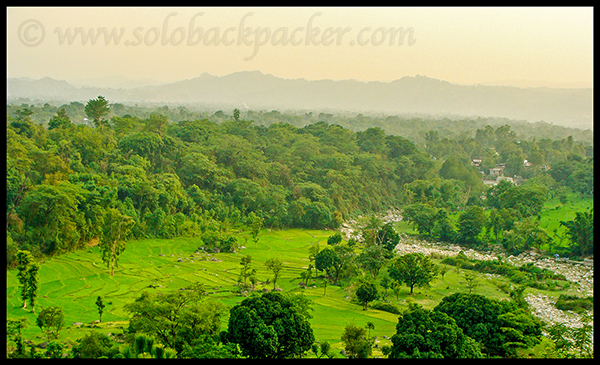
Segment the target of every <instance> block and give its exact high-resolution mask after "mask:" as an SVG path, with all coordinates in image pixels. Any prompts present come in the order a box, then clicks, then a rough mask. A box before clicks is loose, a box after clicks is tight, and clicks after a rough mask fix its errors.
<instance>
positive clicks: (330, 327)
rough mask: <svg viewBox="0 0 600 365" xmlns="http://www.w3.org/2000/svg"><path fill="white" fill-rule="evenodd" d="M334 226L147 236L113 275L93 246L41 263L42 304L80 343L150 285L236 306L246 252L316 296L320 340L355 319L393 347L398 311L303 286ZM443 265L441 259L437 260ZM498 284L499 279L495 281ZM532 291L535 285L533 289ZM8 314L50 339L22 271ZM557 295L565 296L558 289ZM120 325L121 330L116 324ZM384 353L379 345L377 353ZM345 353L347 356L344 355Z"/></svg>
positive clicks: (439, 288)
mask: <svg viewBox="0 0 600 365" xmlns="http://www.w3.org/2000/svg"><path fill="white" fill-rule="evenodd" d="M331 234H332V232H331V231H312V230H301V229H292V230H282V231H269V230H264V231H263V233H262V235H261V238H260V241H259V242H258V244H257V245H256V247H255V246H254V242H252V241H251V240H250V239H247V240H246V238H248V235H247V233H244V232H240V235H239V237H240V240H239V242H241V243H242V245H244V246H245V248H243V249H240V250H239V253H216V254H205V253H201V252H199V251H198V247H199V246H200V245H201V242H200V240H199V239H197V238H175V239H148V240H141V241H130V242H129V243H128V244H127V249H126V250H125V251H124V253H123V254H122V255H121V258H120V264H119V268H118V269H115V275H114V276H112V277H111V276H110V275H109V274H108V269H107V268H106V266H105V265H104V264H103V263H102V261H101V256H100V252H99V249H98V248H97V247H91V248H88V249H86V250H82V251H77V252H71V253H68V254H65V255H61V256H58V257H55V258H51V259H48V260H46V261H45V262H44V263H42V266H41V270H40V279H41V280H40V281H41V282H40V291H39V294H38V301H37V305H36V308H37V309H38V313H39V310H40V309H41V308H42V307H48V306H58V307H61V308H63V310H64V313H65V329H63V330H62V331H61V336H60V339H61V340H63V341H64V340H71V341H74V340H76V339H77V338H80V337H82V336H83V335H85V334H86V333H87V332H88V331H89V330H90V329H89V328H80V327H79V326H76V325H73V324H74V323H77V322H79V323H84V324H91V323H93V322H94V321H96V320H97V319H98V312H97V308H96V306H95V301H96V298H97V297H98V296H102V297H103V299H104V301H105V302H106V303H108V305H107V307H106V308H105V313H104V315H103V318H102V319H103V323H102V324H100V326H99V328H98V330H100V331H102V332H105V333H106V332H115V331H116V332H120V331H121V330H122V329H123V328H125V327H126V321H127V319H128V316H127V313H125V311H124V310H123V306H124V305H125V304H127V303H129V302H131V301H133V300H134V299H135V298H136V297H137V296H139V295H140V293H141V292H143V291H144V290H148V291H155V292H167V291H171V290H177V289H179V288H181V287H184V286H187V285H189V284H191V283H194V282H201V283H203V284H204V285H205V287H206V289H207V291H208V292H209V295H210V297H211V298H213V299H215V300H218V301H220V302H222V303H223V304H225V305H226V306H228V307H230V306H232V305H235V304H236V303H239V302H241V301H242V300H243V299H244V297H242V296H240V295H238V294H237V289H238V287H237V286H236V283H237V278H238V274H239V270H240V259H241V257H242V256H243V255H250V256H252V265H253V267H254V268H255V269H256V270H257V279H258V284H257V289H258V290H263V289H264V290H272V289H273V283H272V282H267V280H271V279H272V273H271V272H270V271H269V270H268V269H267V268H266V267H265V265H264V263H265V262H266V261H267V260H268V259H270V258H273V257H277V258H279V259H280V260H281V261H283V264H284V268H283V270H282V272H281V276H280V278H279V279H278V281H277V287H278V288H280V289H281V290H283V291H285V292H297V293H303V294H304V295H306V296H307V298H308V299H310V300H312V301H313V305H312V308H313V312H312V313H313V316H314V317H313V319H312V320H311V323H312V327H313V330H314V333H315V337H316V339H317V340H318V341H328V342H330V343H331V344H332V346H333V348H334V349H336V353H339V349H341V347H342V344H341V342H340V337H341V335H342V332H343V330H344V327H345V326H346V325H347V324H349V323H354V324H355V325H359V326H365V325H366V324H367V322H372V323H373V324H374V326H375V329H373V330H371V331H370V332H371V336H377V337H378V341H380V342H378V344H379V345H383V344H389V340H387V339H384V338H383V336H388V337H391V336H392V335H393V334H394V333H395V326H396V323H397V315H395V314H392V313H388V312H384V311H380V310H374V309H371V308H369V309H368V310H367V311H364V310H363V309H362V306H361V305H358V304H356V303H355V302H353V301H351V298H352V296H353V293H350V292H349V291H348V290H346V289H344V288H342V287H340V286H333V285H328V286H327V288H326V290H325V288H324V287H323V286H322V281H321V280H317V282H316V285H315V286H314V287H313V286H310V287H308V288H303V287H301V286H299V285H298V284H299V282H300V281H301V279H300V273H301V272H302V271H304V270H305V269H306V268H307V267H308V264H309V260H308V248H309V247H310V245H311V244H315V243H319V245H320V246H321V247H322V248H323V247H325V246H326V245H327V244H326V242H327V237H328V236H329V235H331ZM434 262H436V263H438V264H439V262H440V260H438V259H435V260H434ZM463 271H464V270H460V269H456V268H455V267H452V266H448V272H447V273H446V274H445V275H444V277H443V278H441V277H440V276H438V278H437V279H436V280H435V281H434V282H433V283H432V285H431V287H430V288H426V289H423V288H415V291H414V294H413V295H412V296H410V295H409V288H403V289H402V291H401V292H400V293H399V295H398V297H397V298H396V294H394V293H393V292H392V291H391V290H388V291H387V292H386V294H387V297H386V300H389V301H390V302H391V303H393V304H395V305H397V306H398V307H399V308H400V309H401V310H402V309H405V308H407V307H408V302H410V301H414V302H416V303H419V304H421V305H423V306H424V307H425V308H428V309H431V308H433V307H434V306H436V305H437V304H438V303H439V301H440V300H441V299H442V298H443V297H445V296H447V295H450V294H452V293H455V292H458V291H462V292H466V291H467V289H466V288H465V285H464V284H465V281H464V273H463ZM477 276H478V283H479V286H477V287H476V288H475V290H474V293H478V294H483V295H486V296H488V297H492V298H508V295H507V294H506V293H504V292H502V291H501V290H499V288H498V286H497V285H496V284H497V283H499V282H507V280H508V279H506V278H502V277H495V278H492V277H491V276H486V275H483V274H479V273H477ZM495 283H496V284H495ZM527 290H528V291H529V290H533V289H527ZM6 294H7V318H8V319H16V318H19V317H26V318H27V319H28V320H29V323H30V325H29V328H28V329H27V330H26V331H25V332H24V337H25V338H27V339H31V340H33V341H34V342H42V341H45V338H44V337H43V336H42V332H41V331H40V329H39V328H38V327H36V325H35V317H36V315H34V314H32V313H31V312H30V311H29V310H23V309H22V308H21V305H22V303H21V301H20V299H19V293H18V284H17V279H16V270H9V271H8V272H7V291H6ZM553 294H554V295H556V296H558V294H559V293H557V292H554V293H553ZM227 317H228V313H227V315H226V316H224V318H223V325H222V329H223V330H225V329H226V326H227V319H228V318H227ZM115 327H116V329H115ZM378 354H380V351H379V349H375V351H374V355H375V356H377V355H378ZM340 356H341V355H340Z"/></svg>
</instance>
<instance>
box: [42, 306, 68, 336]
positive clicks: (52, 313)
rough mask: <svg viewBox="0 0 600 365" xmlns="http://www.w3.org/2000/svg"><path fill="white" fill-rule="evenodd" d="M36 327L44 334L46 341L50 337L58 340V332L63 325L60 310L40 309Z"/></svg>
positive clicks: (63, 319) (51, 308)
mask: <svg viewBox="0 0 600 365" xmlns="http://www.w3.org/2000/svg"><path fill="white" fill-rule="evenodd" d="M36 324H37V326H38V327H39V328H40V329H41V330H42V331H44V328H45V331H44V332H46V335H47V336H48V339H49V340H50V336H52V337H54V338H58V332H59V331H60V330H61V328H62V327H63V326H64V324H65V315H64V313H63V310H62V308H59V307H48V308H44V309H42V311H41V312H40V314H38V316H37V318H36Z"/></svg>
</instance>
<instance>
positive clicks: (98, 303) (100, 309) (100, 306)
mask: <svg viewBox="0 0 600 365" xmlns="http://www.w3.org/2000/svg"><path fill="white" fill-rule="evenodd" d="M96 307H97V308H98V314H99V315H100V322H102V313H104V308H105V307H106V304H104V301H103V300H102V297H101V296H98V299H96Z"/></svg>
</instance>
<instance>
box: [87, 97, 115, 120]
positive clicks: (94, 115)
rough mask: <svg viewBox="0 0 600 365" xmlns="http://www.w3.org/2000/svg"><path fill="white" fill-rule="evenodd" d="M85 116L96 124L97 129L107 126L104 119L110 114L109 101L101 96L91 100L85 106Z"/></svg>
mask: <svg viewBox="0 0 600 365" xmlns="http://www.w3.org/2000/svg"><path fill="white" fill-rule="evenodd" d="M84 111H85V115H86V116H87V117H88V118H89V119H90V120H91V121H92V122H93V123H94V125H95V126H96V127H101V126H104V125H106V123H107V122H108V121H107V120H106V119H104V118H105V117H106V116H107V115H108V113H109V112H110V106H109V105H108V100H106V99H105V98H104V96H101V95H99V96H98V98H97V99H90V100H89V101H88V102H87V104H86V105H85V109H84Z"/></svg>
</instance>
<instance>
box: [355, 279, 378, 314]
mask: <svg viewBox="0 0 600 365" xmlns="http://www.w3.org/2000/svg"><path fill="white" fill-rule="evenodd" d="M356 297H357V298H358V300H359V301H360V302H361V303H362V305H363V310H365V311H366V310H367V305H368V304H369V303H370V302H372V301H374V300H375V299H377V297H378V293H377V287H376V286H375V284H373V283H371V282H370V281H367V280H362V281H361V282H360V284H359V285H358V288H357V289H356Z"/></svg>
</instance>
